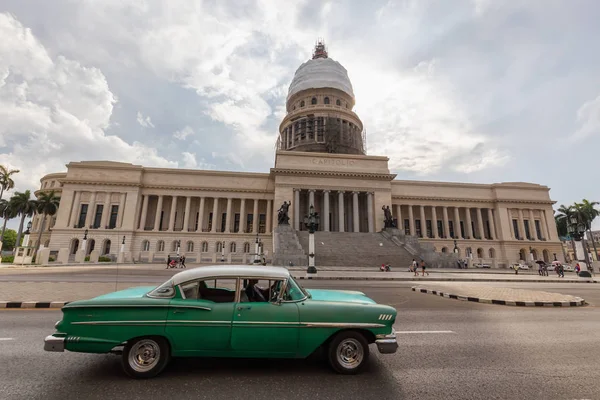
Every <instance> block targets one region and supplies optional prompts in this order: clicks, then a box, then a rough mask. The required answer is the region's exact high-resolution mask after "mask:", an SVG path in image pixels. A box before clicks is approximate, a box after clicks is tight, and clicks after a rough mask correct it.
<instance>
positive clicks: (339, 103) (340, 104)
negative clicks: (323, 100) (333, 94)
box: [335, 99, 342, 107]
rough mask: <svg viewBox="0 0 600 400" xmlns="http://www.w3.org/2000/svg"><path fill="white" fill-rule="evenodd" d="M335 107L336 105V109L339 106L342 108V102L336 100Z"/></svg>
mask: <svg viewBox="0 0 600 400" xmlns="http://www.w3.org/2000/svg"><path fill="white" fill-rule="evenodd" d="M335 105H336V106H338V107H341V106H342V102H341V101H340V99H337V100H336V101H335Z"/></svg>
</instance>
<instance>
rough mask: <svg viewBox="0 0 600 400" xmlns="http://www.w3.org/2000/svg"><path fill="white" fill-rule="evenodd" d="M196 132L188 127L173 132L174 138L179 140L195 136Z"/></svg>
mask: <svg viewBox="0 0 600 400" xmlns="http://www.w3.org/2000/svg"><path fill="white" fill-rule="evenodd" d="M193 134H194V130H193V129H192V128H191V127H190V126H188V125H186V126H185V127H184V128H183V129H180V130H178V131H175V132H173V137H174V138H175V139H179V140H185V139H186V138H187V137H188V136H190V135H193Z"/></svg>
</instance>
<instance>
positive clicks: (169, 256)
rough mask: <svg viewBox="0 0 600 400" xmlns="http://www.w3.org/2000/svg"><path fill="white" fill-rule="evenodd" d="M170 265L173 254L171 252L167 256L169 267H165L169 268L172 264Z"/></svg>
mask: <svg viewBox="0 0 600 400" xmlns="http://www.w3.org/2000/svg"><path fill="white" fill-rule="evenodd" d="M170 265H171V255H170V254H169V255H168V256H167V268H165V269H169V266H170Z"/></svg>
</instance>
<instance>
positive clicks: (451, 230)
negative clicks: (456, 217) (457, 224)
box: [448, 221, 456, 238]
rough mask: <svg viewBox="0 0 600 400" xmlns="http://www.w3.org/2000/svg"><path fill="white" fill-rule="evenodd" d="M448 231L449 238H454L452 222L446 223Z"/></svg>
mask: <svg viewBox="0 0 600 400" xmlns="http://www.w3.org/2000/svg"><path fill="white" fill-rule="evenodd" d="M448 230H449V231H450V237H451V238H453V237H456V236H454V221H448Z"/></svg>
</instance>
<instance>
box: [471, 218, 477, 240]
mask: <svg viewBox="0 0 600 400" xmlns="http://www.w3.org/2000/svg"><path fill="white" fill-rule="evenodd" d="M471 232H473V239H479V235H477V231H476V230H475V221H471Z"/></svg>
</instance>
